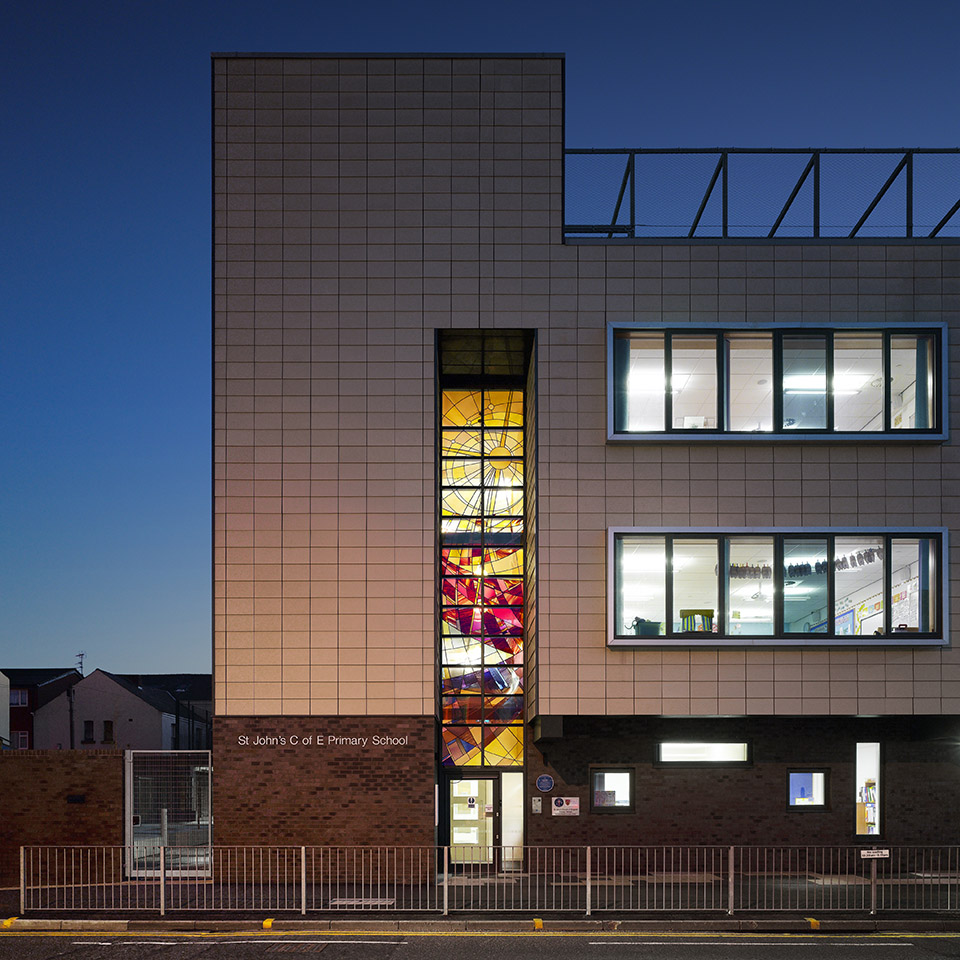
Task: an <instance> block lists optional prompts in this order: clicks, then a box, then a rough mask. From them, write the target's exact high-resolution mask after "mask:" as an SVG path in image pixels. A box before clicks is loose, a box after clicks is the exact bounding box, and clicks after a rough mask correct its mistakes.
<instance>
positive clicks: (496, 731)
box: [483, 726, 523, 767]
mask: <svg viewBox="0 0 960 960" xmlns="http://www.w3.org/2000/svg"><path fill="white" fill-rule="evenodd" d="M483 762H484V764H485V765H486V766H488V767H520V766H523V727H520V726H517V727H486V728H485V729H484V731H483Z"/></svg>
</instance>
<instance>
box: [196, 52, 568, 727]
mask: <svg viewBox="0 0 960 960" xmlns="http://www.w3.org/2000/svg"><path fill="white" fill-rule="evenodd" d="M561 81H562V77H561V62H560V61H559V60H557V59H555V58H554V59H550V58H536V57H534V58H514V57H506V58H503V59H484V60H482V61H481V60H479V59H475V58H465V59H449V58H437V59H429V60H421V59H417V58H397V59H392V58H372V59H369V60H367V59H364V58H346V59H343V60H337V59H335V58H314V59H309V58H291V59H280V58H263V59H249V58H232V57H231V58H222V59H216V60H215V61H214V77H213V82H214V98H215V130H214V151H215V171H214V176H215V185H214V193H215V220H216V224H215V230H216V233H215V250H214V259H215V336H216V345H215V350H216V354H215V361H216V397H215V403H216V424H215V426H216V440H215V448H216V449H215V471H216V473H215V481H216V490H215V496H216V507H215V538H216V541H215V550H216V554H215V604H216V610H215V614H216V623H215V679H216V696H217V711H218V713H220V714H221V715H223V714H233V715H249V714H262V715H271V714H288V715H295V714H318V715H322V714H337V713H339V714H360V715H362V714H367V715H381V716H382V715H391V714H392V715H398V714H421V715H422V714H430V715H432V714H433V712H434V666H433V662H434V627H433V611H434V589H435V586H434V585H435V580H434V504H433V492H434V478H433V471H434V448H433V418H434V379H433V377H434V371H433V342H434V331H435V329H437V328H441V327H447V326H457V325H458V326H464V327H474V328H475V327H478V326H492V325H501V326H513V327H516V326H525V325H526V326H542V325H543V324H544V323H545V322H546V316H547V296H546V285H547V279H546V278H547V277H548V276H549V272H550V269H549V251H550V246H549V241H550V238H553V237H557V236H559V233H560V226H561V222H560V214H559V210H560V203H559V196H560V184H561V154H560V149H559V144H560V137H561V127H562V116H561V107H562V103H561V96H562V85H561ZM521 250H522V251H523V254H522V258H523V259H525V260H527V261H529V272H530V276H531V277H535V278H536V279H532V280H531V279H527V280H521V277H520V275H519V273H518V271H517V264H518V261H519V260H520V259H521ZM533 294H536V295H537V298H538V299H537V304H536V310H533V309H531V306H532V300H531V297H532V295H533Z"/></svg>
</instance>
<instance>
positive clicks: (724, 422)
mask: <svg viewBox="0 0 960 960" xmlns="http://www.w3.org/2000/svg"><path fill="white" fill-rule="evenodd" d="M726 342H727V338H726V337H725V336H724V335H723V334H722V333H718V334H717V342H716V346H715V347H714V351H715V353H716V358H717V398H716V403H717V407H716V411H715V414H714V417H715V419H714V423H716V425H717V430H718V431H719V432H721V433H725V432H726V431H727V430H728V429H729V423H730V411H729V410H728V409H727V405H728V404H729V402H730V401H729V399H728V395H729V393H730V391H729V389H728V387H727V377H728V376H729V374H728V370H729V367H730V365H729V363H728V362H727V356H726V350H725V345H726Z"/></svg>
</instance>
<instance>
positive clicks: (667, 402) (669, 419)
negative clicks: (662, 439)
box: [663, 333, 673, 433]
mask: <svg viewBox="0 0 960 960" xmlns="http://www.w3.org/2000/svg"><path fill="white" fill-rule="evenodd" d="M663 391H664V397H663V419H664V430H666V431H667V432H668V433H670V432H672V431H673V336H672V335H671V334H669V333H664V335H663Z"/></svg>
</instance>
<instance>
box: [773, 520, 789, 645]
mask: <svg viewBox="0 0 960 960" xmlns="http://www.w3.org/2000/svg"><path fill="white" fill-rule="evenodd" d="M784 579H785V577H784V575H783V534H777V535H776V536H775V537H774V538H773V589H774V601H773V634H774V636H775V637H782V636H783V635H784V630H785V621H786V618H785V616H784V609H783V607H784V595H783V593H784V589H785V588H784V585H783V581H784Z"/></svg>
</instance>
